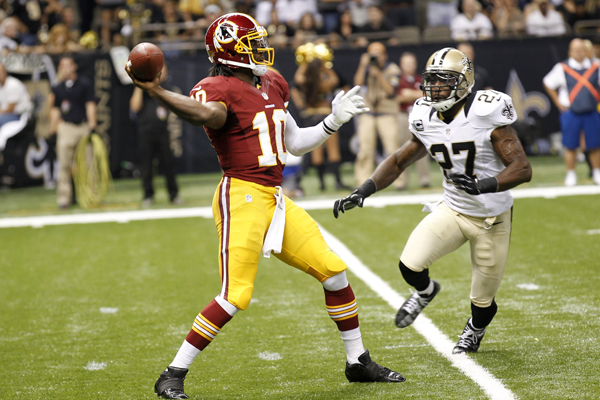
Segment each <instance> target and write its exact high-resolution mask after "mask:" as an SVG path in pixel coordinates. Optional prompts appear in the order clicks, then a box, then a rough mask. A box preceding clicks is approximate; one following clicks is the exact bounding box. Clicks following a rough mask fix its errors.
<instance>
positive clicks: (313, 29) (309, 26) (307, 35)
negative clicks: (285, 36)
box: [292, 12, 325, 126]
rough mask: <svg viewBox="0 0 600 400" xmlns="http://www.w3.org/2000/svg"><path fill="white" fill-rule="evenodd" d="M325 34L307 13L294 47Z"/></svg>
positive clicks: (294, 41)
mask: <svg viewBox="0 0 600 400" xmlns="http://www.w3.org/2000/svg"><path fill="white" fill-rule="evenodd" d="M324 33H325V32H324V31H323V29H322V28H321V27H319V26H317V22H316V21H315V17H314V16H313V14H311V13H309V12H307V13H306V14H304V15H303V16H302V18H300V22H299V23H298V28H296V31H295V32H294V39H293V42H292V47H294V48H297V47H298V46H300V45H302V44H304V43H306V42H309V41H312V40H315V37H314V36H316V35H323V34H324ZM311 126H312V125H311Z"/></svg>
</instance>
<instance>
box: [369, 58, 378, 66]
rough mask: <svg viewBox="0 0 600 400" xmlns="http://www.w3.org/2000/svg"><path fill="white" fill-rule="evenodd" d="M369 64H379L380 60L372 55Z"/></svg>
mask: <svg viewBox="0 0 600 400" xmlns="http://www.w3.org/2000/svg"><path fill="white" fill-rule="evenodd" d="M369 64H371V65H379V60H377V56H371V59H370V60H369Z"/></svg>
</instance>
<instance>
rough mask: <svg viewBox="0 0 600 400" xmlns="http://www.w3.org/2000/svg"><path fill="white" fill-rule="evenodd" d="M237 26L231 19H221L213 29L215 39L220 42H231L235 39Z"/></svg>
mask: <svg viewBox="0 0 600 400" xmlns="http://www.w3.org/2000/svg"><path fill="white" fill-rule="evenodd" d="M237 33H238V26H237V25H236V24H234V23H233V22H231V21H223V22H222V23H221V24H219V26H217V29H215V39H217V41H218V42H219V43H221V44H226V43H231V42H233V41H234V39H237Z"/></svg>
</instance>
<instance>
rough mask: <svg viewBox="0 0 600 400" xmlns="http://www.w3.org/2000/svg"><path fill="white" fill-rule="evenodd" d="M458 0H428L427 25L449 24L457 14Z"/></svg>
mask: <svg viewBox="0 0 600 400" xmlns="http://www.w3.org/2000/svg"><path fill="white" fill-rule="evenodd" d="M457 3H458V0H428V1H427V5H426V14H427V27H431V28H433V27H438V26H448V27H449V26H450V24H451V23H452V20H453V19H454V18H455V17H456V16H457V15H458V8H457Z"/></svg>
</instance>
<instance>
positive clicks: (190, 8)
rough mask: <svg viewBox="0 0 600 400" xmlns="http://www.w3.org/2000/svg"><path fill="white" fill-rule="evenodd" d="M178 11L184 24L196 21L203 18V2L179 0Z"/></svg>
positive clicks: (200, 0)
mask: <svg viewBox="0 0 600 400" xmlns="http://www.w3.org/2000/svg"><path fill="white" fill-rule="evenodd" d="M179 11H180V12H181V15H182V17H183V19H184V20H185V21H186V22H188V21H198V20H199V19H200V18H202V16H204V2H203V1H202V0H179Z"/></svg>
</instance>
